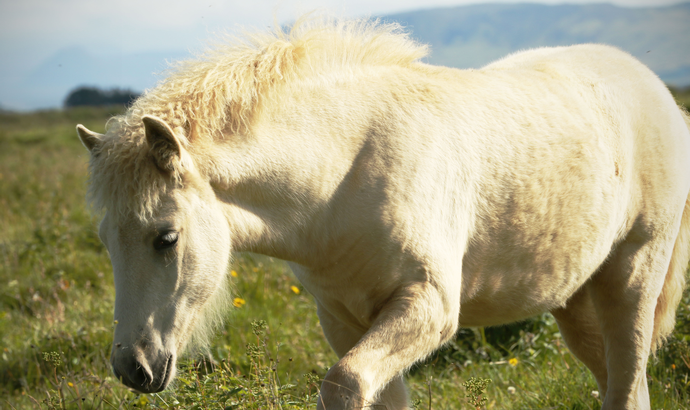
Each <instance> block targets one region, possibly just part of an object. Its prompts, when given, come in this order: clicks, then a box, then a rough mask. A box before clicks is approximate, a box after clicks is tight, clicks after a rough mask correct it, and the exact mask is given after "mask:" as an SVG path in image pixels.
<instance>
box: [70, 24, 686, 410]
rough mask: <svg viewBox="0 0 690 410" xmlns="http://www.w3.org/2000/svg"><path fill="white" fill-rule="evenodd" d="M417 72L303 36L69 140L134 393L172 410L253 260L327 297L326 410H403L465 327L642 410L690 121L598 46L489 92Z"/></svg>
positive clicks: (303, 29)
mask: <svg viewBox="0 0 690 410" xmlns="http://www.w3.org/2000/svg"><path fill="white" fill-rule="evenodd" d="M426 51H427V50H426V47H425V46H422V45H419V44H416V43H414V42H413V41H411V40H410V39H409V38H408V37H407V36H406V35H405V34H404V33H402V32H401V31H400V30H399V28H398V27H397V26H395V25H382V24H376V23H370V22H357V21H355V22H347V21H346V22H329V21H315V20H310V21H309V20H307V21H301V22H298V23H297V24H296V25H295V26H294V28H293V29H292V31H291V32H290V33H283V32H281V31H278V32H275V33H263V34H258V35H255V36H253V37H250V38H249V40H247V41H246V42H244V43H239V44H238V43H233V44H230V45H221V46H218V47H217V48H214V49H213V50H211V51H209V52H208V53H207V54H205V55H203V56H200V57H199V58H197V59H195V60H190V61H186V62H182V63H179V64H178V65H177V66H175V67H174V68H173V69H172V71H171V72H170V73H169V76H168V77H167V78H166V79H165V80H164V81H163V82H162V83H160V84H159V85H158V86H157V87H156V88H154V89H152V90H150V91H148V92H147V93H145V94H144V95H143V96H142V97H141V98H140V99H139V100H137V101H136V102H135V103H134V105H133V106H132V107H131V108H130V109H129V111H128V112H127V113H126V114H125V115H123V116H120V117H116V118H114V119H113V120H112V121H111V122H110V123H109V124H108V130H107V133H106V134H105V135H99V134H96V133H93V132H91V131H88V130H87V129H85V128H84V127H82V126H79V127H78V132H79V136H80V138H81V140H82V142H83V143H84V145H85V146H86V147H87V148H88V149H89V151H90V152H91V162H90V171H91V181H90V191H89V192H90V199H91V201H92V203H93V204H94V205H95V207H96V208H98V209H101V208H104V209H106V210H107V212H106V213H105V217H104V219H103V221H102V223H101V227H100V236H101V238H102V240H103V242H104V243H105V244H106V246H107V248H108V250H109V252H110V257H111V260H112V263H113V270H114V275H115V286H116V292H117V293H116V302H115V319H116V320H117V321H118V325H117V328H116V331H115V337H114V341H113V351H112V359H111V360H112V365H113V369H114V371H115V374H116V375H117V376H118V377H120V378H121V380H122V381H123V382H124V383H125V384H127V385H128V386H130V387H133V388H135V389H137V390H140V391H143V392H155V391H160V390H162V389H164V388H165V387H166V386H167V385H168V383H169V382H170V380H171V379H172V378H173V377H174V373H175V363H176V359H177V356H178V354H179V353H180V352H181V351H182V350H183V349H184V347H185V346H186V345H187V344H188V342H189V340H190V338H196V342H197V343H202V344H203V343H204V341H205V337H207V336H208V335H209V334H211V332H212V331H213V324H214V323H216V322H218V320H220V317H221V313H222V306H223V304H224V303H225V302H226V301H227V295H226V294H225V293H226V288H227V287H226V286H225V281H226V273H227V269H228V259H229V255H230V252H231V250H239V251H252V252H258V253H262V254H266V255H271V256H275V257H278V258H282V259H285V260H287V261H289V264H290V266H291V267H292V269H293V271H294V272H295V275H296V276H297V277H298V278H299V280H300V281H301V282H302V283H303V285H304V287H305V288H306V289H308V290H309V292H311V294H313V295H314V298H315V299H316V303H317V306H318V314H319V318H320V321H321V325H322V327H323V331H324V334H325V335H326V338H327V339H328V341H329V342H330V344H331V346H332V347H333V349H334V350H335V351H336V353H337V354H338V355H339V357H340V360H339V361H338V363H336V364H335V365H334V366H333V367H331V368H330V370H329V371H328V373H327V374H326V377H325V379H324V381H323V385H322V388H321V395H320V399H319V403H318V408H319V409H327V410H339V409H359V408H362V407H363V406H371V405H374V404H380V405H383V406H385V407H381V408H388V409H406V408H408V402H407V395H406V391H405V387H404V384H403V381H402V374H403V373H404V372H405V371H406V369H408V368H409V367H410V366H412V365H413V364H414V363H415V362H417V361H419V360H422V359H424V358H425V357H426V356H427V355H429V354H430V353H432V352H433V351H434V350H436V349H438V348H439V347H440V346H442V345H443V344H444V343H446V342H447V341H449V340H450V339H451V338H452V337H453V335H454V334H455V332H456V330H457V329H458V327H459V326H490V325H499V324H504V323H509V322H513V321H517V320H522V319H525V318H527V317H530V316H532V315H535V314H538V313H540V312H551V313H553V315H554V317H555V318H556V320H557V322H558V326H559V327H560V329H561V333H562V335H563V337H564V339H565V341H566V343H567V344H568V347H569V348H570V349H571V351H572V352H573V353H574V355H575V356H577V357H578V358H579V359H580V360H582V361H583V362H584V363H585V364H586V365H587V367H588V368H589V369H591V371H592V372H593V374H594V376H595V378H596V380H597V383H598V385H599V390H600V392H601V394H602V396H603V398H604V401H603V408H604V409H608V410H612V409H648V408H649V394H648V390H647V382H646V376H645V368H646V364H647V358H648V355H649V354H650V352H653V351H654V350H655V349H656V348H658V346H659V345H660V344H661V343H662V342H663V340H664V339H665V338H666V337H667V336H668V335H669V333H670V332H671V331H672V329H673V324H674V314H675V309H676V306H677V305H678V302H679V299H680V295H681V292H682V290H683V286H684V274H685V270H686V267H687V265H688V259H689V258H690V254H689V249H690V202H688V194H689V193H690V163H689V161H688V159H689V158H690V132H689V130H688V126H689V123H690V120H689V119H688V116H687V115H686V114H685V113H684V112H683V111H682V110H681V109H679V108H678V107H677V106H676V104H675V102H674V100H673V98H672V96H671V95H670V94H669V92H668V90H667V89H666V88H665V86H664V85H663V84H662V83H661V81H659V79H658V78H657V77H656V76H655V75H654V74H653V73H652V72H651V71H650V70H649V69H647V68H646V67H645V66H643V65H642V64H641V63H640V62H638V61H637V60H635V59H634V58H633V57H631V56H630V55H628V54H626V53H624V52H621V51H619V50H617V49H614V48H611V47H607V46H602V45H591V44H590V45H580V46H573V47H558V48H543V49H537V50H530V51H525V52H521V53H517V54H514V55H511V56H509V57H506V58H504V59H502V60H500V61H497V62H495V63H493V64H490V65H488V66H486V67H484V68H482V69H479V70H456V69H451V68H445V67H435V66H430V65H427V64H424V63H422V62H420V59H421V58H422V57H424V56H425V55H426ZM195 330H196V333H194V332H195ZM193 334H194V335H195V336H192V335H193Z"/></svg>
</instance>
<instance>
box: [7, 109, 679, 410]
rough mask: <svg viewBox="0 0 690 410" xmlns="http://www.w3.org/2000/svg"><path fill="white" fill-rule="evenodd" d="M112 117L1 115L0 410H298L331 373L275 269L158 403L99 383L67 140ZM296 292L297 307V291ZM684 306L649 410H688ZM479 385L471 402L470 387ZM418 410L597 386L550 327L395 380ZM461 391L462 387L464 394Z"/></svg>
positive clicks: (314, 327) (251, 280)
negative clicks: (78, 129) (405, 386)
mask: <svg viewBox="0 0 690 410" xmlns="http://www.w3.org/2000/svg"><path fill="white" fill-rule="evenodd" d="M114 112H116V110H113V109H100V108H99V109H96V108H85V109H74V110H67V111H46V112H37V113H28V114H11V113H0V408H9V409H11V408H16V409H24V408H27V409H133V408H154V409H181V408H204V409H205V408H216V409H224V408H233V409H259V408H260V409H277V408H280V409H304V408H315V403H316V401H315V400H316V396H315V395H316V392H317V391H318V386H319V384H320V383H319V380H320V379H321V378H322V377H323V376H324V375H325V372H326V369H327V367H328V366H331V365H332V364H333V363H335V362H336V360H337V359H336V356H335V354H334V353H333V352H332V351H331V350H330V348H329V347H328V344H327V343H326V341H325V339H324V337H323V335H322V333H321V329H320V327H319V324H318V318H317V317H316V309H315V306H314V302H313V300H312V298H311V296H310V295H308V294H307V293H306V292H305V291H304V290H303V289H302V288H301V287H300V285H299V283H298V282H297V281H296V279H295V278H294V276H293V275H292V274H291V273H290V272H289V270H288V269H287V267H286V266H285V264H284V263H282V262H281V261H278V260H273V259H271V258H267V257H260V256H256V255H251V254H243V255H238V256H237V257H236V258H235V261H234V265H233V271H234V272H235V273H234V274H233V276H234V277H233V280H232V281H233V283H234V289H235V290H234V292H235V295H236V297H237V298H240V299H242V301H244V303H241V301H239V300H238V302H237V305H238V306H239V307H234V308H232V311H231V312H229V313H228V321H227V324H226V326H225V328H224V329H223V330H222V331H221V332H219V334H218V337H217V338H216V339H214V342H213V345H212V346H211V347H210V349H209V351H208V352H207V353H205V354H204V355H195V356H191V357H189V358H188V359H186V360H183V361H182V362H181V364H180V371H179V375H180V376H179V377H178V380H177V381H176V382H175V383H174V385H173V386H172V387H171V388H170V389H168V390H167V391H165V392H163V393H160V394H154V395H139V394H136V393H133V392H131V391H130V390H128V389H127V388H125V387H123V386H122V385H121V384H120V383H119V382H118V381H117V380H115V378H114V377H113V376H112V374H111V373H110V369H109V365H108V357H109V353H110V343H111V337H112V326H113V323H112V309H113V302H114V289H113V284H112V270H111V267H110V262H109V260H108V256H107V252H106V251H105V249H104V248H103V246H102V245H101V244H100V241H99V240H98V237H97V235H96V223H97V218H96V217H94V216H92V215H91V214H90V213H89V211H88V209H87V208H86V205H85V201H84V196H85V184H86V161H87V154H86V150H85V149H84V148H83V147H82V146H81V144H80V143H79V141H78V140H77V138H76V133H75V130H74V126H75V124H77V123H84V124H85V125H86V126H87V127H89V128H90V129H92V130H95V131H100V132H102V131H103V127H104V124H105V121H106V120H107V118H108V117H109V116H110V115H112V114H113V113H114ZM295 290H297V291H295ZM688 306H690V293H688V292H686V293H685V295H684V299H683V303H682V305H681V308H680V309H679V311H678V325H677V330H676V333H675V334H674V336H673V337H672V339H671V340H670V341H669V343H668V344H667V345H666V346H665V347H664V349H663V350H662V351H660V352H659V354H658V357H657V358H656V359H654V360H652V362H651V363H650V366H649V369H648V374H649V376H650V380H649V382H650V392H651V396H652V407H653V408H654V409H660V408H663V409H678V408H685V406H686V405H685V403H688V402H690V377H689V376H688V374H689V373H690V368H689V367H688V365H689V364H690V347H689V346H690V345H689V342H690V309H689V308H688ZM473 377H475V378H481V379H490V380H491V382H490V383H489V384H488V385H487V386H486V390H485V391H482V392H481V393H479V394H478V393H477V392H476V391H475V393H472V392H471V391H468V390H467V386H474V385H473V384H472V382H469V381H470V380H475V381H476V380H477V379H471V378H473ZM408 381H409V388H410V394H411V398H412V400H413V401H414V403H415V406H416V408H418V409H429V408H432V409H462V408H465V409H472V408H474V407H473V406H472V405H470V402H469V400H470V398H471V396H473V395H474V397H475V398H486V403H485V404H483V405H482V406H483V407H485V408H489V409H534V408H551V409H598V408H600V406H601V402H600V400H599V399H598V398H596V397H593V396H592V391H594V390H596V384H595V382H594V379H593V378H592V376H591V375H590V374H589V372H588V371H587V370H586V369H585V368H584V366H583V365H582V364H580V363H579V362H578V361H577V360H575V359H574V357H573V356H572V355H571V354H570V353H569V352H568V350H567V349H566V348H565V346H564V344H563V341H562V339H561V337H560V334H559V333H558V329H557V327H556V326H555V323H554V320H553V318H552V317H551V316H550V315H543V316H540V317H537V318H535V319H533V320H530V321H528V322H525V323H522V324H518V325H511V326H505V327H500V328H488V329H463V330H462V331H461V332H460V333H459V334H458V337H457V338H456V340H455V341H454V342H453V343H451V344H450V345H449V346H448V347H447V348H446V349H444V350H442V351H440V352H438V353H436V354H435V355H433V356H432V357H431V358H429V360H428V361H426V362H425V363H422V364H420V365H417V366H415V368H413V369H412V370H411V372H410V375H409V377H408ZM468 382H469V383H468Z"/></svg>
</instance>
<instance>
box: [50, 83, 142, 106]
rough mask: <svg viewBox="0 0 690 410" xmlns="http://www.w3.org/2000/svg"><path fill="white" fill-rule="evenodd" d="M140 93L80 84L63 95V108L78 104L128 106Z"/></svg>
mask: <svg viewBox="0 0 690 410" xmlns="http://www.w3.org/2000/svg"><path fill="white" fill-rule="evenodd" d="M139 95H141V94H140V93H137V92H135V91H132V90H130V89H120V88H111V89H109V90H102V89H100V88H98V87H90V86H81V87H77V88H75V89H74V90H72V91H70V92H69V94H67V97H65V101H64V102H63V105H64V106H65V108H70V107H80V106H103V105H125V106H129V105H130V104H131V103H132V102H133V101H134V100H136V99H137V98H138V97H139Z"/></svg>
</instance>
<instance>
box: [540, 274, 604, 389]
mask: <svg viewBox="0 0 690 410" xmlns="http://www.w3.org/2000/svg"><path fill="white" fill-rule="evenodd" d="M589 285H590V283H589V282H588V283H587V284H585V286H583V287H582V288H581V289H580V290H579V291H577V293H575V294H574V295H573V296H572V297H571V298H570V299H569V300H568V303H567V304H566V305H565V307H563V308H560V309H556V310H553V311H551V314H552V315H553V317H555V318H556V323H558V329H559V330H560V331H561V335H563V339H564V340H565V343H566V345H568V349H570V351H571V352H572V353H573V354H574V355H575V357H577V358H578V359H579V360H580V361H581V362H582V363H584V364H585V366H587V368H589V370H590V371H591V372H592V374H594V378H595V379H596V380H597V385H598V386H599V393H600V394H601V397H602V398H603V397H605V396H606V388H607V378H608V372H607V370H606V355H605V350H604V336H603V335H602V333H601V326H600V324H599V319H598V318H597V315H596V312H595V310H594V306H593V305H592V298H591V296H590V293H589V292H590V290H589Z"/></svg>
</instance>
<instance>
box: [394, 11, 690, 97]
mask: <svg viewBox="0 0 690 410" xmlns="http://www.w3.org/2000/svg"><path fill="white" fill-rule="evenodd" d="M382 18H383V19H384V20H389V21H391V20H392V21H397V22H400V23H401V24H403V25H404V26H406V27H407V28H408V29H409V30H410V31H411V33H412V36H413V37H414V38H416V39H417V40H419V41H421V42H423V43H427V44H430V45H431V56H430V58H429V62H430V63H432V64H439V65H447V66H451V67H458V68H472V67H474V68H478V67H481V66H483V65H485V64H487V63H489V62H491V61H493V60H495V59H498V58H500V57H503V56H505V55H507V54H509V53H512V52H515V51H518V50H523V49H528V48H534V47H543V46H560V45H572V44H581V43H604V44H610V45H614V46H617V47H619V48H621V49H623V50H626V51H627V52H629V53H631V54H632V55H634V56H635V57H637V58H639V59H640V60H642V61H643V62H644V63H645V64H647V65H648V66H649V67H650V68H651V69H652V70H654V71H655V72H656V73H657V75H659V76H660V77H661V79H662V80H664V81H665V82H667V83H669V84H672V85H675V86H681V87H682V86H687V85H690V3H683V4H678V5H674V6H667V7H652V8H623V7H617V6H613V5H610V4H588V5H557V6H548V5H542V4H481V5H471V6H462V7H453V8H437V9H430V10H419V11H413V12H408V13H401V14H393V15H388V16H384V17H382Z"/></svg>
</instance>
